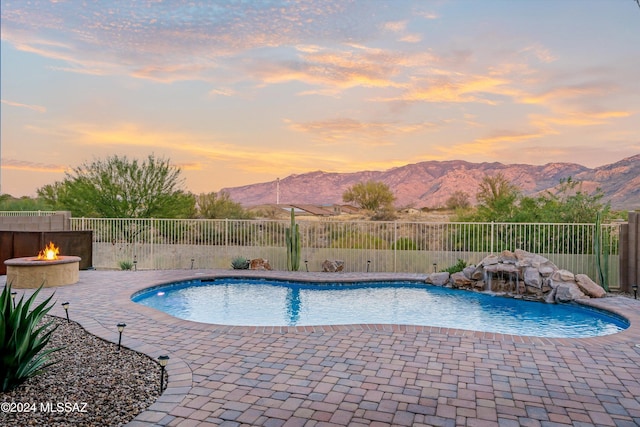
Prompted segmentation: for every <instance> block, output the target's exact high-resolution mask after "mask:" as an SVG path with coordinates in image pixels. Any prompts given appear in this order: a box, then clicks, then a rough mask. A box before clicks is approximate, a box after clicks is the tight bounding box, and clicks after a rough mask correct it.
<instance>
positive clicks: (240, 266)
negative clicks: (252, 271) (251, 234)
mask: <svg viewBox="0 0 640 427" xmlns="http://www.w3.org/2000/svg"><path fill="white" fill-rule="evenodd" d="M249 263H250V261H249V260H248V259H246V258H245V257H243V256H237V257H235V258H234V259H233V260H232V261H231V267H232V268H233V269H234V270H246V269H248V268H249Z"/></svg>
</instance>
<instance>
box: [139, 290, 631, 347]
mask: <svg viewBox="0 0 640 427" xmlns="http://www.w3.org/2000/svg"><path fill="white" fill-rule="evenodd" d="M132 299H133V301H134V302H137V303H139V304H143V305H146V306H149V307H153V308H155V309H157V310H161V311H164V312H166V313H168V314H170V315H172V316H175V317H178V318H181V319H185V320H192V321H197V322H203V323H212V324H222V325H238V326H308V325H340V324H367V323H368V324H398V325H423V326H439V327H445V328H456V329H466V330H473V331H484V332H496V333H503V334H512V335H523V336H537V337H576V338H577V337H590V336H600V335H609V334H613V333H616V332H618V331H621V330H624V329H626V328H627V327H628V326H629V323H628V321H627V320H626V319H624V318H622V317H621V316H618V315H616V314H613V313H610V312H607V311H603V310H597V309H593V308H589V307H585V306H581V305H578V304H544V303H536V302H527V301H522V300H516V299H512V298H504V297H499V296H492V295H488V294H482V293H476V292H469V291H461V290H454V289H449V288H442V287H438V286H433V285H428V284H424V283H421V282H394V281H392V282H358V283H306V282H305V283H303V282H290V281H278V280H267V279H239V278H224V279H215V280H208V281H200V280H192V281H185V282H179V283H173V284H169V285H163V286H159V287H154V288H150V289H146V290H144V291H141V292H139V293H137V294H135V295H134V296H133V298H132Z"/></svg>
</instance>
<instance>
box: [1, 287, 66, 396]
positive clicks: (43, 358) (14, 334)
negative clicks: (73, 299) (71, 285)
mask: <svg viewBox="0 0 640 427" xmlns="http://www.w3.org/2000/svg"><path fill="white" fill-rule="evenodd" d="M40 289H42V286H40V288H38V289H37V290H36V291H35V292H34V293H33V295H31V297H29V298H28V299H27V300H26V301H25V300H24V296H23V297H20V300H19V301H18V302H17V304H15V303H14V300H13V298H12V296H11V284H7V285H6V286H5V288H4V290H3V291H2V293H1V294H0V362H1V363H0V381H1V382H2V384H1V386H2V391H3V392H5V391H9V390H11V389H13V388H15V387H17V386H18V385H20V384H22V383H23V382H24V381H26V380H27V379H28V378H31V377H33V376H35V375H38V374H39V373H41V372H43V371H44V370H46V368H48V367H49V366H51V365H53V364H54V363H56V362H52V361H50V360H49V355H50V354H51V353H53V352H55V351H58V350H60V348H51V349H45V347H46V345H47V343H48V342H49V339H50V338H51V334H52V333H53V331H54V330H55V329H56V328H55V327H54V328H50V326H51V324H52V323H53V322H48V323H45V324H43V325H40V323H41V320H42V318H43V317H44V316H45V315H46V314H47V313H48V312H49V310H51V307H52V306H53V305H48V304H49V302H50V301H51V298H52V297H53V295H51V296H50V297H49V298H47V299H46V300H44V301H43V302H42V303H40V304H39V305H38V306H36V307H35V308H34V309H33V310H30V308H31V305H32V304H33V302H34V301H35V299H36V296H37V295H38V293H39V292H40Z"/></svg>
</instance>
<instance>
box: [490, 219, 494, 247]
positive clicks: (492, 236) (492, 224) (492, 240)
mask: <svg viewBox="0 0 640 427" xmlns="http://www.w3.org/2000/svg"><path fill="white" fill-rule="evenodd" d="M494 225H495V223H494V222H493V221H491V247H490V248H489V249H490V251H489V253H492V254H493V253H495V251H494V250H493V245H494V236H495V234H494V232H495V227H494Z"/></svg>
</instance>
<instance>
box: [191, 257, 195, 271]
mask: <svg viewBox="0 0 640 427" xmlns="http://www.w3.org/2000/svg"><path fill="white" fill-rule="evenodd" d="M194 261H195V259H193V258H191V269H192V270H193V262H194Z"/></svg>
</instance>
